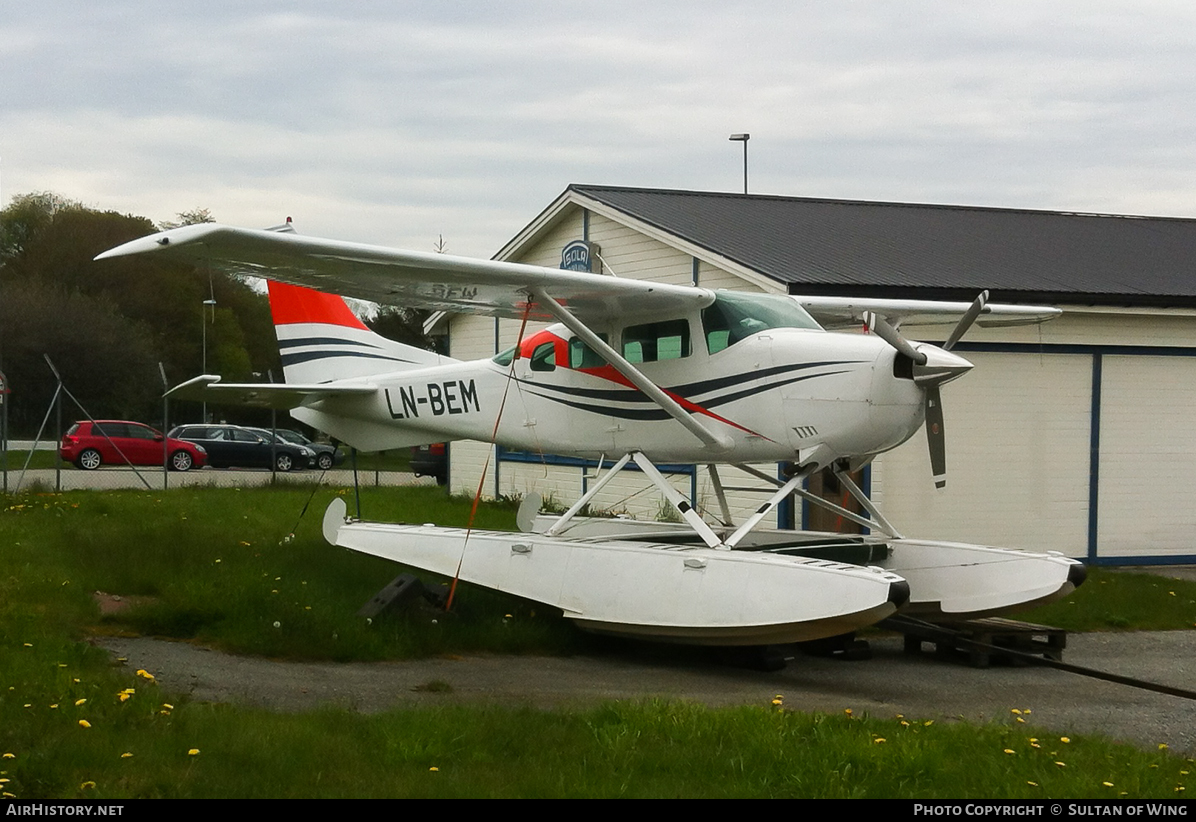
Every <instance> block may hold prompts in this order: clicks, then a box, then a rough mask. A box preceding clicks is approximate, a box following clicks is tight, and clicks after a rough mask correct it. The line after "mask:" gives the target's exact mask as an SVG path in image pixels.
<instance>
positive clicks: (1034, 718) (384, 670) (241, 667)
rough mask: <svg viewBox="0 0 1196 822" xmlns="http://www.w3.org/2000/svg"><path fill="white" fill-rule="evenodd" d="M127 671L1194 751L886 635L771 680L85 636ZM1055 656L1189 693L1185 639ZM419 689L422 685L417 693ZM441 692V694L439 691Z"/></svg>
mask: <svg viewBox="0 0 1196 822" xmlns="http://www.w3.org/2000/svg"><path fill="white" fill-rule="evenodd" d="M97 642H98V643H99V644H101V645H102V646H103V647H105V648H107V649H108V650H109V651H110V652H112V653H113V655H114V656H116V657H121V658H124V659H125V660H126V661H125V662H124V664H125V665H127V666H128V667H129V669H130V670H136V669H137V668H145V669H146V670H148V671H149V672H151V673H153V674H154V676H155V677H157V679H158V681H159V683H160V684H161V685H162V686H163V687H164V688H166V689H167V690H170V691H175V692H182V693H187V694H190V695H191V696H192V698H194V699H197V700H201V701H210V702H231V703H240V704H247V705H256V706H261V707H265V708H270V709H273V710H279V711H297V710H304V709H308V708H314V707H316V706H319V705H326V704H335V705H341V706H344V707H347V708H351V709H354V710H358V711H362V712H377V711H383V710H388V709H390V708H395V707H402V706H408V705H431V704H443V703H485V702H491V703H499V704H505V705H529V706H533V707H539V708H554V707H568V706H586V705H593V704H596V703H599V702H602V701H605V700H611V699H648V698H663V699H678V700H687V701H694V702H700V703H704V704H708V705H711V706H726V705H743V704H748V705H762V706H765V705H769V704H770V703H771V701H772V699H773V698H774V697H775V696H777V695H778V694H779V695H781V696H782V699H783V701H784V706H785V707H786V708H789V709H794V710H808V711H826V712H840V711H843V710H845V709H851V710H852V712H853V713H854V714H857V715H860V714H868V715H871V716H874V717H895V716H896V715H897V714H903V715H904V716H905V717H907V718H910V719H913V718H918V719H921V720H926V719H934V720H936V721H943V722H953V721H960V720H966V721H970V722H981V723H984V722H1000V723H1011V722H1016V717H1017V716H1018V714H1014V713H1013V711H1014V709H1017V710H1018V711H1021V712H1022V713H1021V714H1020V715H1021V716H1022V717H1023V718H1024V719H1025V720H1026V721H1027V724H1028V725H1029V726H1030V727H1033V728H1036V729H1041V730H1042V732H1043V734H1044V735H1045V734H1056V735H1073V734H1100V735H1103V736H1107V737H1111V738H1114V739H1118V740H1122V741H1125V742H1129V743H1132V744H1135V745H1139V746H1142V747H1145V748H1149V749H1154V748H1156V747H1157V746H1158V745H1159V744H1160V743H1165V744H1166V745H1168V746H1169V747H1170V749H1171V750H1172V751H1173V752H1175V753H1182V754H1185V755H1187V756H1194V755H1196V701H1193V700H1188V699H1183V698H1180V697H1175V696H1168V695H1164V694H1159V693H1154V692H1150V691H1144V690H1138V689H1136V688H1132V687H1129V686H1126V685H1118V684H1114V683H1109V682H1103V681H1100V680H1095V679H1090V678H1087V677H1084V676H1080V675H1077V674H1073V673H1067V672H1064V671H1059V670H1055V669H1051V668H1045V667H1038V666H1030V667H1012V666H994V667H991V668H986V669H979V668H972V667H969V666H968V665H967V664H966V663H964V662H961V661H951V660H945V659H942V658H939V657H937V656H936V655H934V654H929V653H924V654H921V655H916V656H911V655H907V654H905V653H904V652H903V649H902V641H901V639H900V638H899V637H892V636H884V637H881V638H877V639H872V640H871V641H870V644H871V648H872V658H871V659H869V660H862V661H845V660H841V659H834V658H822V657H807V656H799V657H797V658H795V659H794V660H793V661H791V662H790V663H789V665H788V666H787V667H786V668H785V669H784V670H781V671H777V672H771V673H765V672H760V671H755V670H750V669H747V668H743V667H736V666H734V665H731V664H727V663H726V662H725V661H721V660H720V659H719V658H718V657H717V655H715V654H713V653H711V652H709V651H704V650H701V649H676V648H668V647H665V646H653V645H649V644H640V643H626V644H621V645H620V646H619V649H618V650H617V651H612V652H609V653H604V654H600V655H592V656H574V657H534V656H488V655H475V656H465V657H453V658H451V659H426V660H415V661H405V662H387V663H352V664H338V663H292V662H277V661H271V660H265V659H257V658H249V657H237V656H231V655H228V654H223V653H219V652H216V651H211V650H207V649H204V648H201V647H197V646H194V645H190V644H187V643H181V642H166V641H162V640H155V639H146V638H134V639H128V638H110V639H102V640H97ZM1064 661H1066V662H1068V663H1071V664H1074V665H1081V666H1085V667H1092V668H1096V669H1099V670H1102V671H1107V672H1110V673H1117V674H1121V675H1123V676H1131V677H1137V678H1140V679H1147V680H1151V681H1154V682H1158V683H1162V684H1166V685H1171V686H1173V687H1178V688H1187V689H1192V688H1194V687H1196V631H1160V632H1138V633H1094V634H1075V635H1072V636H1070V637H1069V638H1068V646H1067V650H1066V652H1065V654H1064ZM429 686H431V687H429ZM446 686H447V687H446Z"/></svg>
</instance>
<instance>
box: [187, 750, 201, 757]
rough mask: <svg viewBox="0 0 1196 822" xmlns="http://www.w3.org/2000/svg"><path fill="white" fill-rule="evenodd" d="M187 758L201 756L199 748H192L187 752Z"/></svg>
mask: <svg viewBox="0 0 1196 822" xmlns="http://www.w3.org/2000/svg"><path fill="white" fill-rule="evenodd" d="M187 756H199V748H192V749H191V750H189V751H187Z"/></svg>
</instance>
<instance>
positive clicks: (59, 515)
mask: <svg viewBox="0 0 1196 822" xmlns="http://www.w3.org/2000/svg"><path fill="white" fill-rule="evenodd" d="M337 493H338V492H336V491H333V490H330V489H316V490H315V495H314V497H312V494H313V489H312V488H311V487H286V486H284V487H280V488H274V489H253V490H242V491H236V490H222V489H196V490H187V489H180V490H175V491H171V492H170V493H169V494H163V493H147V492H140V491H122V492H105V493H100V492H73V493H67V494H42V495H25V496H22V497H14V498H8V499H7V500H4V501H3V502H4V503H5V504H4V505H3V508H2V510H0V755H2V756H4V757H5V758H0V780H7V781H3V782H0V792H3V793H8V794H11V795H13V796H16V797H19V798H21V799H36V798H75V797H88V798H104V799H121V798H131V797H242V796H244V797H272V796H278V797H282V796H287V797H307V796H310V797H358V796H361V797H367V796H370V797H372V796H380V797H381V796H429V797H458V796H479V797H481V796H486V797H489V796H495V797H538V796H594V797H613V796H628V797H646V796H651V797H671V796H687V797H691V796H692V797H699V796H700V797H706V796H709V797H749V796H750V797H755V796H760V797H848V796H859V797H911V798H912V797H919V798H964V797H975V798H1032V799H1046V798H1051V799H1060V798H1066V797H1095V798H1104V797H1112V798H1116V797H1120V796H1122V795H1124V796H1127V797H1131V798H1175V797H1182V796H1184V795H1185V793H1186V790H1190V789H1192V781H1191V771H1192V767H1193V766H1192V762H1191V761H1190V760H1185V759H1182V758H1179V757H1175V756H1172V755H1170V754H1169V753H1168V752H1166V751H1161V750H1153V751H1143V750H1139V749H1136V748H1133V747H1130V746H1125V745H1119V744H1114V743H1111V742H1108V741H1106V740H1102V739H1099V738H1094V737H1087V736H1078V735H1073V736H1072V737H1071V738H1070V740H1069V741H1066V742H1065V741H1063V740H1062V739H1061V738H1060V737H1059V736H1058V735H1057V734H1056V735H1051V736H1047V735H1046V733H1045V732H1044V731H1041V730H1038V731H1036V730H1033V729H1028V728H1027V726H1025V725H1021V724H1015V723H1014V722H1013V721H1012V720H1011V721H1010V722H1009V723H1006V724H991V725H985V726H975V725H970V724H966V723H955V722H948V721H943V720H940V721H937V722H933V723H927V722H923V721H918V720H914V719H913V718H904V717H891V716H884V717H882V716H877V717H859V716H855V717H853V716H849V715H848V714H846V713H843V714H836V715H825V714H824V715H818V714H804V713H797V712H791V711H787V710H784V709H783V708H781V707H778V706H774V705H772V704H770V703H771V702H772V699H773V694H771V693H761V697H760V703H759V705H758V706H755V707H744V708H736V709H718V710H716V709H709V708H704V707H701V706H697V705H692V704H688V703H678V702H656V701H654V702H621V703H609V704H605V705H601V706H598V707H594V708H590V709H586V710H572V711H563V710H562V711H537V710H532V709H530V708H529V709H519V708H500V707H488V706H472V707H461V706H447V705H446V706H442V707H439V708H437V707H424V708H417V709H403V710H393V711H389V712H387V713H384V714H378V715H368V716H367V715H359V714H355V713H352V712H350V711H346V710H339V709H337V710H334V709H324V710H318V711H313V712H307V713H303V714H286V715H282V714H275V713H270V712H267V711H262V710H254V709H248V708H242V707H237V706H231V705H209V704H198V703H191V702H190V701H189V700H188V699H187V698H185V697H182V696H180V695H177V694H169V693H164V692H162V691H161V690H160V689H159V687H158V686H157V685H156V684H155V683H154V682H152V681H151V680H149V679H147V678H145V677H142V676H138V675H136V674H135V673H133V672H131V671H129V670H128V669H127V668H124V667H121V666H117V665H114V664H113V662H112V661H111V660H110V659H109V658H108V656H107V655H106V654H105V653H104V652H102V651H100V650H98V649H96V648H94V647H92V646H91V645H89V644H88V643H87V642H86V638H87V636H88V635H89V634H90V633H92V632H94V631H122V632H138V633H154V634H160V635H163V636H170V637H178V638H195V639H198V640H200V641H202V642H204V643H206V644H210V645H215V646H219V647H224V648H229V649H235V650H238V651H241V652H248V653H257V654H263V655H268V656H272V657H290V658H307V659H312V658H315V659H332V660H338V659H393V658H400V657H404V656H411V655H422V654H433V653H444V652H448V651H457V650H468V649H477V648H488V649H498V650H505V651H513V652H518V651H522V650H533V649H534V650H538V651H544V650H548V651H558V652H560V651H568V650H569V649H571V648H575V647H577V644H578V643H579V642H583V641H584V640H581V639H579V635H578V634H577V633H576V632H575V631H574V630H573V629H572V627H571V626H570V625H569V624H568V623H566V622H564V621H563V620H561V619H559V618H556V617H554V616H553V615H551V614H544V613H542V612H541V613H537V614H536V615H535V616H533V615H532V612H533V611H536V610H537V606H534V605H531V604H529V603H523V602H519V601H516V600H511V599H509V598H505V597H501V596H499V595H497V594H492V593H489V592H485V591H480V590H476V589H467V590H464V591H463V592H462V593H461V595H460V596H459V600H458V601H459V604H460V607H459V609H458V610H457V612H456V613H455V614H454V615H453V616H452V617H451V618H448V619H446V618H444V615H443V614H439V613H434V612H430V611H424V610H421V609H415V610H413V611H411V612H408V613H406V614H402V615H398V616H395V617H391V618H386V619H381V620H376V621H375V622H374V623H372V624H366V623H365V622H364V621H363V620H361V619H360V618H357V617H355V616H354V615H353V612H354V611H356V609H357V608H358V607H359V606H360V605H361V604H362V603H363V602H364V601H365V600H366V599H368V598H369V597H370V596H372V595H373V594H374V593H375V592H376V591H377V590H378V589H379V588H380V587H381V586H382V585H383V584H384V583H385V582H386V581H388V580H390V579H391V578H392V577H393V576H395V575H396V574H397V573H398V571H399V569H398V568H397V566H395V565H393V564H391V563H388V562H385V561H382V560H377V559H375V558H371V557H366V556H361V555H357V554H353V553H351V552H347V551H343V550H341V549H337V548H331V547H329V546H327V545H326V544H324V542H323V540H322V537H321V536H320V534H319V529H320V518H321V516H322V513H323V509H324V507H325V505H326V504H327V502H328V501H329V499H331V497H332V496H334V495H335V494H337ZM309 498H311V505H310V508H309V509H308V511H307V513H306V515H304V516H302V517H300V512H301V511H302V509H303V507H304V505H305V504H306V503H307V502H308V499H309ZM347 499H348V500H349V501H350V507H352V493H351V492H349V493H348V494H347ZM362 506H363V513H364V514H365V515H366V516H367V517H370V518H375V519H388V520H403V519H409V520H414V521H420V522H422V521H437V522H440V523H442V524H463V523H464V522H465V520H466V519H467V517H468V514H469V507H470V505H469V501H468V500H455V499H450V498H448V497H446V496H445V495H444V494H443V492H441V491H439V490H437V489H429V488H419V489H399V490H395V489H372V488H371V489H363V491H362ZM513 520H514V510H513V508H512V507H510V506H498V505H485V506H482V508H481V509H480V511H479V519H478V522H477V525H478V527H485V528H510V527H512V525H513ZM292 533H293V536H291V535H292ZM1127 580H1129V581H1128V582H1127ZM1145 580H1146V581H1145V582H1144V583H1143V582H1142V581H1141V580H1138V579H1136V575H1126V574H1120V573H1112V572H1097V573H1094V574H1093V577H1092V578H1091V579H1090V580H1089V582H1088V584H1087V585H1086V586H1085V587H1084V588H1081V589H1080V593H1081V594H1084V593H1085V592H1091V593H1090V594H1089V595H1088V596H1086V597H1085V598H1084V599H1082V600H1080V601H1079V602H1078V604H1077V605H1075V606H1069V605H1067V604H1061V605H1056V606H1052V607H1054V608H1062V609H1063V611H1064V612H1065V614H1067V615H1069V616H1072V615H1074V614H1077V613H1082V612H1085V611H1088V612H1091V613H1092V614H1105V615H1106V616H1105V617H1098V618H1101V619H1106V621H1107V615H1109V614H1112V615H1113V616H1123V617H1124V619H1126V620H1127V621H1129V622H1130V623H1131V624H1135V625H1148V624H1149V625H1153V624H1154V621H1153V620H1154V618H1153V617H1147V616H1145V615H1139V614H1138V613H1137V612H1136V611H1133V610H1132V609H1130V607H1129V606H1128V605H1126V604H1122V598H1121V597H1122V594H1121V591H1122V590H1123V589H1124V590H1125V591H1127V592H1129V593H1127V594H1126V601H1127V602H1138V601H1141V602H1143V603H1145V604H1146V605H1153V606H1154V610H1155V611H1158V610H1160V608H1162V609H1163V610H1169V609H1170V608H1171V606H1172V605H1176V604H1178V603H1176V602H1172V600H1180V599H1181V597H1182V596H1183V595H1184V594H1183V593H1181V592H1183V591H1187V590H1188V589H1187V588H1185V587H1184V586H1183V585H1181V584H1178V583H1176V584H1172V582H1171V581H1168V580H1159V579H1155V578H1153V577H1148V578H1145ZM1156 586H1158V587H1157V588H1156ZM96 590H102V591H106V592H108V593H112V594H121V595H125V596H134V597H145V598H146V599H145V600H144V602H143V604H141V605H139V606H138V607H136V608H134V609H133V610H132V611H130V612H129V613H128V614H127V615H124V616H121V617H118V618H113V619H109V620H102V619H101V618H100V616H99V613H98V610H97V606H96V604H95V601H94V598H93V596H92V592H94V591H96ZM1173 590H1174V591H1175V592H1176V596H1175V597H1171V596H1170V591H1173ZM1163 597H1166V599H1163ZM1189 607H1190V604H1189ZM540 610H541V611H542V609H540ZM1181 611H1182V609H1181ZM1185 613H1188V616H1184V619H1185V620H1187V623H1185V624H1188V625H1190V624H1191V622H1192V621H1193V620H1192V619H1191V618H1190V612H1185ZM506 614H514V618H513V619H510V620H508V619H507V618H506ZM432 616H438V617H439V619H438V624H437V626H436V627H435V628H433V627H432V626H431V617H432ZM1039 618H1041V619H1045V617H1039ZM1170 620H1171V617H1170V616H1168V617H1167V620H1165V622H1167V623H1168V624H1170V622H1169V621H1170ZM274 622H278V623H279V627H278V628H275V627H273V623H274ZM129 688H132V689H134V690H133V691H132V692H129V691H128V689H129ZM421 690H423V691H426V692H427V693H426V695H425V697H429V696H433V695H435V694H441V693H443V694H448V693H449V692H450V691H449V690H448V688H447V687H446V683H443V682H440V681H435V680H434V681H431V682H428V683H426V684H424V685H423V686H421ZM122 692H125V696H126V697H127V698H126V699H124V700H123V701H122V700H121V694H122ZM433 698H434V696H433ZM80 700H84V701H82V702H80ZM80 720H83V721H85V722H86V723H87V724H88V725H89V726H90V727H84V726H83V725H81V724H80ZM1036 734H1037V737H1038V738H1036V737H1035V735H1036ZM193 750H194V751H197V752H198V753H195V754H192V753H190V752H191V751H193ZM125 754H131V755H130V756H125ZM9 755H11V757H9ZM1059 763H1062V764H1059ZM1106 782H1108V783H1111V786H1107V785H1105V784H1104V783H1106ZM1178 788H1184V789H1186V790H1185V791H1184V792H1181V791H1178V790H1177V789H1178ZM1123 792H1124V794H1123Z"/></svg>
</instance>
